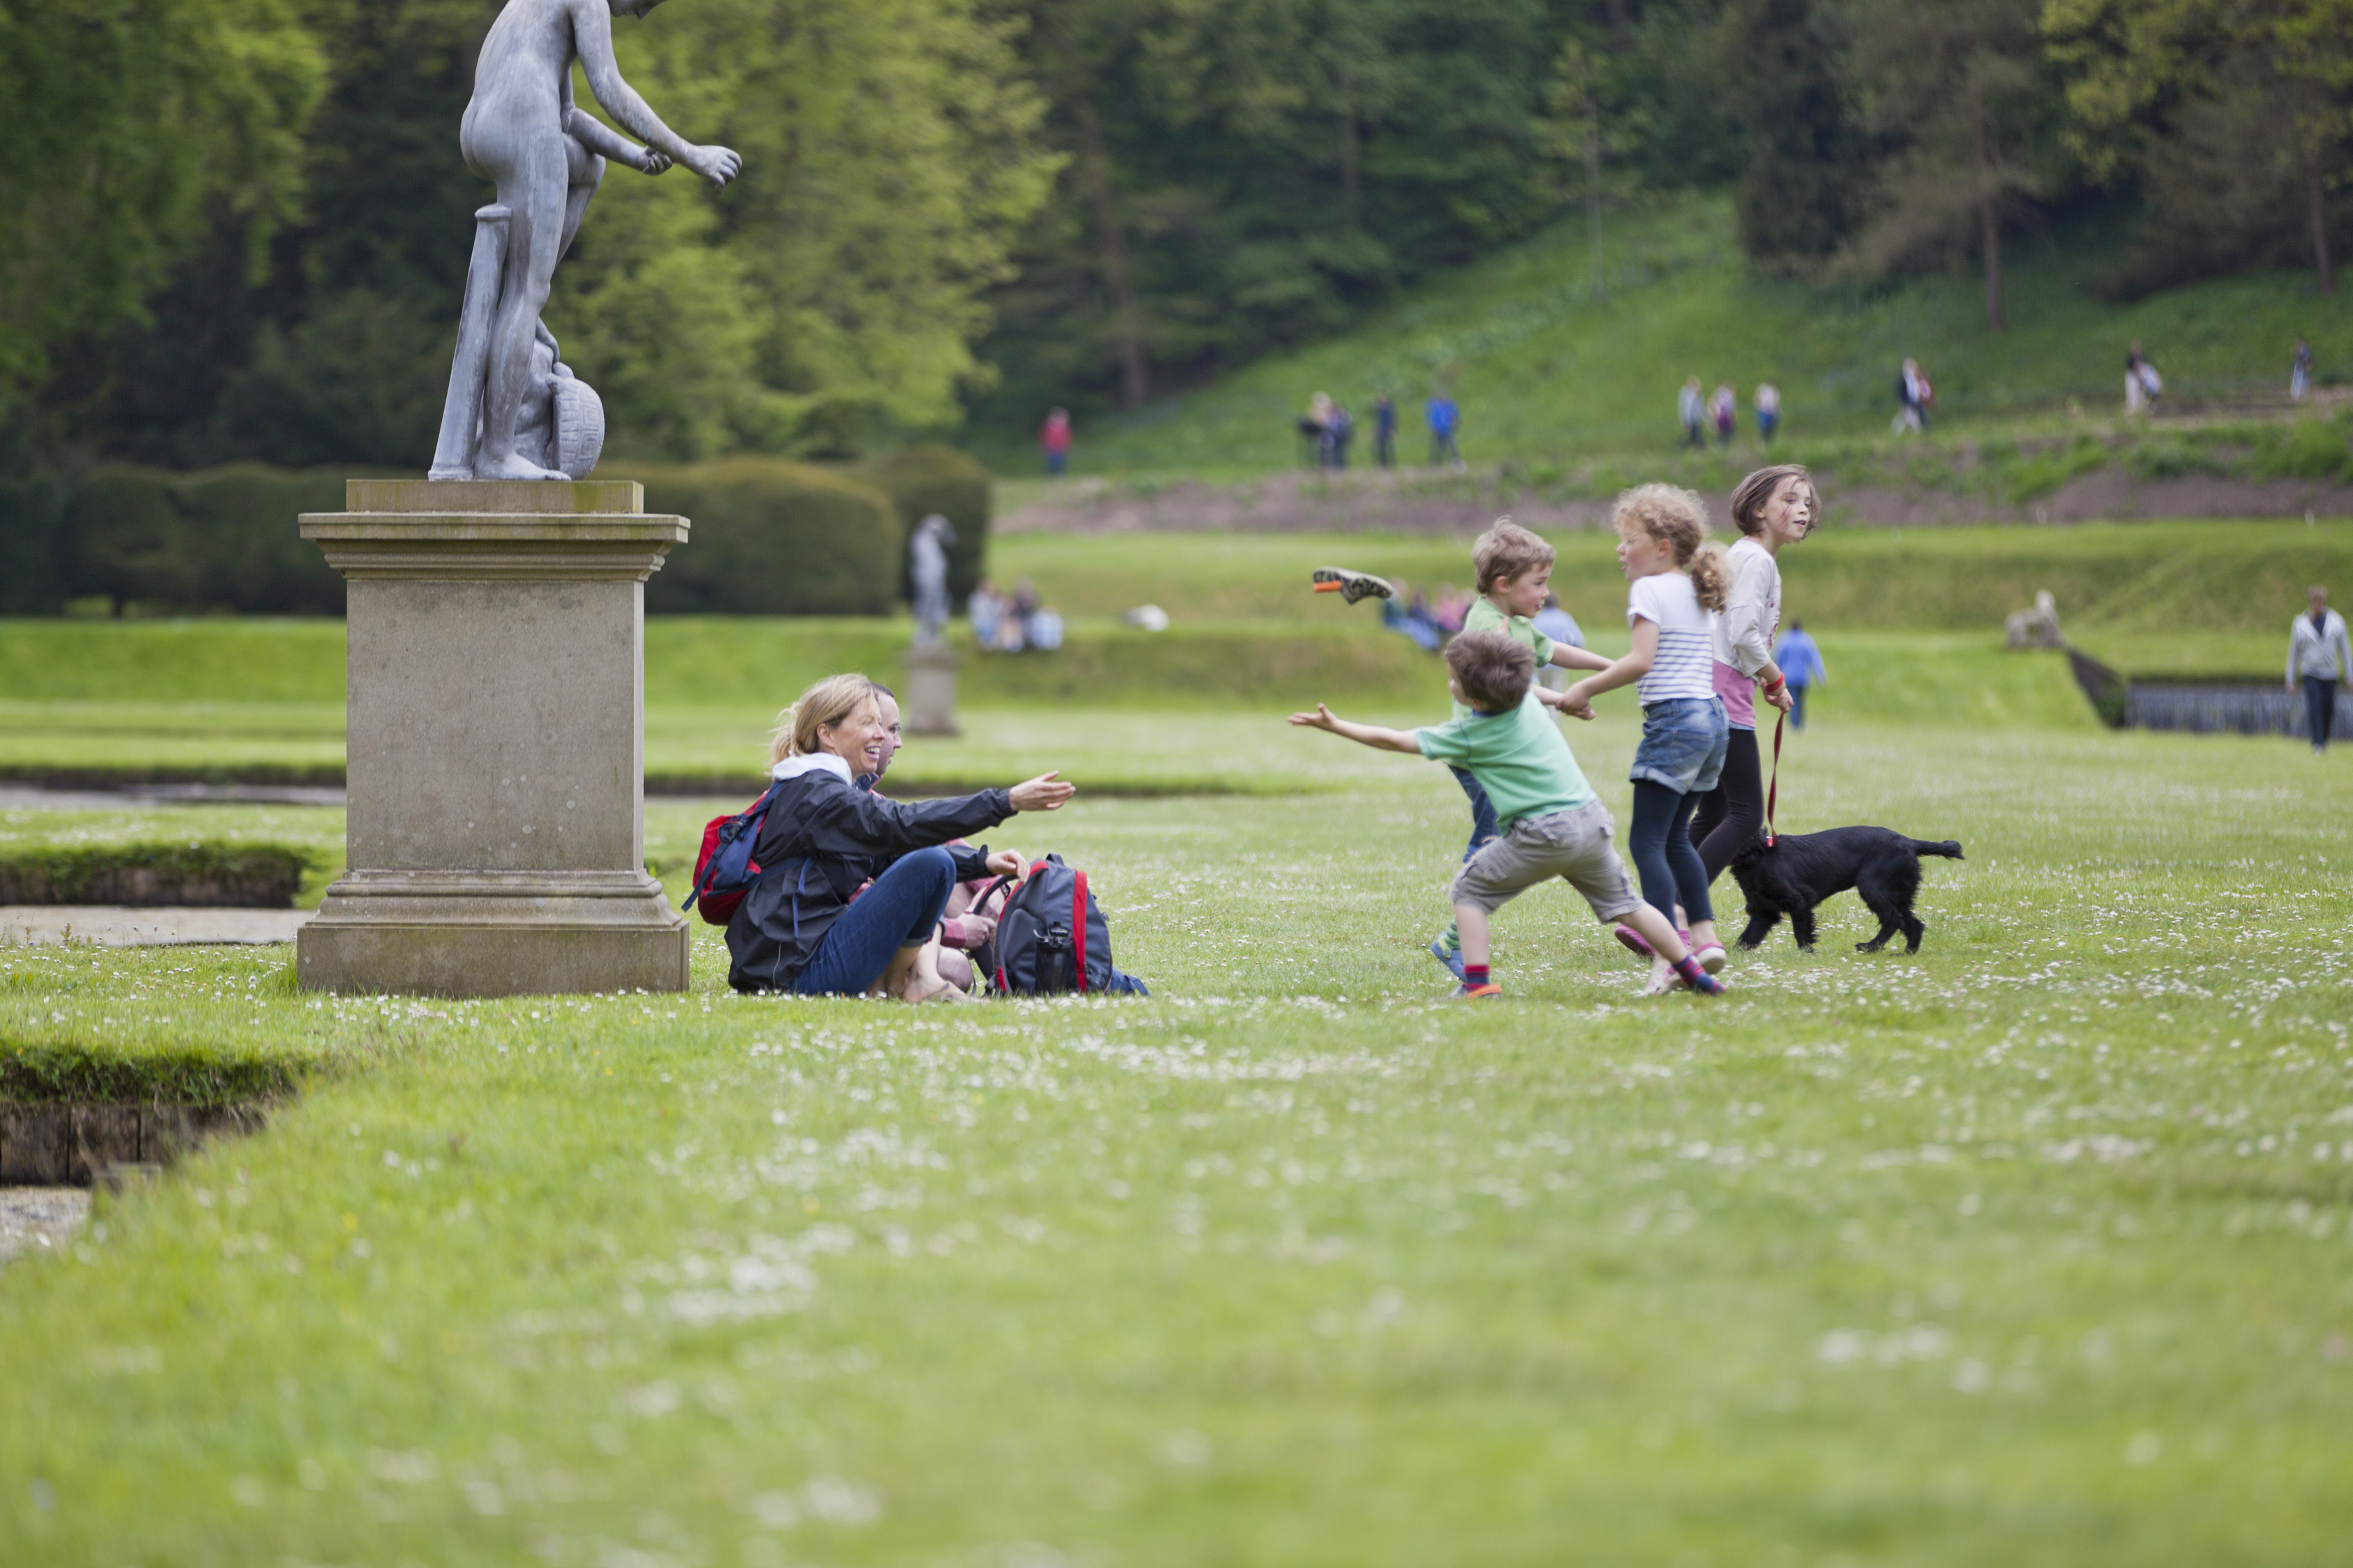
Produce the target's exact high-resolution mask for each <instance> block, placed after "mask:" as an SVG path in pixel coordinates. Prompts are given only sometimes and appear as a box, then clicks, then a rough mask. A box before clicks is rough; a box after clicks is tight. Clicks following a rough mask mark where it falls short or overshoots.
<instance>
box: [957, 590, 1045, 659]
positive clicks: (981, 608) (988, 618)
mask: <svg viewBox="0 0 2353 1568" xmlns="http://www.w3.org/2000/svg"><path fill="white" fill-rule="evenodd" d="M965 612H966V613H967V614H968V615H969V616H971V617H972V640H973V642H974V643H975V644H976V645H977V646H978V647H979V648H980V651H981V652H983V653H1019V652H1021V651H1022V650H1024V649H1025V648H1035V649H1037V650H1038V651H1039V652H1040V653H1052V652H1054V651H1055V650H1056V649H1058V648H1060V647H1061V646H1062V616H1061V613H1060V611H1058V610H1056V609H1055V608H1053V606H1051V605H1044V604H1040V603H1039V599H1038V588H1037V584H1033V583H1032V582H1030V581H1029V578H1027V577H1024V578H1022V579H1021V582H1020V584H1019V585H1018V587H1017V588H1016V589H1015V591H1014V593H1013V595H1012V597H1010V598H1008V597H1007V596H1006V595H1003V594H1000V593H998V592H997V589H996V587H995V585H994V584H991V583H989V582H988V580H987V578H983V579H982V580H981V584H980V586H979V587H977V588H975V589H974V590H973V591H972V597H971V598H969V599H967V600H965Z"/></svg>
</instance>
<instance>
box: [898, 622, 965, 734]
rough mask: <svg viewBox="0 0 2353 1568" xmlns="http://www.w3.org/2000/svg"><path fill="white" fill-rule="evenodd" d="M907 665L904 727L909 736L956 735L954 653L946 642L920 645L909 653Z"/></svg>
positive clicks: (901, 717)
mask: <svg viewBox="0 0 2353 1568" xmlns="http://www.w3.org/2000/svg"><path fill="white" fill-rule="evenodd" d="M906 663H907V685H906V689H905V690H904V691H903V692H902V693H901V696H902V701H901V703H900V704H899V720H900V723H901V725H902V727H903V728H904V729H905V730H906V731H907V733H908V734H910V735H953V734H955V733H956V732H957V731H956V721H955V700H956V693H955V686H956V656H955V649H954V648H951V647H948V645H947V644H945V643H944V642H934V643H921V642H919V643H917V644H916V645H915V646H914V647H911V648H909V649H908V650H907V660H906Z"/></svg>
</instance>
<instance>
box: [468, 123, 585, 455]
mask: <svg viewBox="0 0 2353 1568" xmlns="http://www.w3.org/2000/svg"><path fill="white" fill-rule="evenodd" d="M576 145H578V144H577V143H576V142H573V141H572V139H571V138H570V137H568V136H566V135H565V134H564V133H563V132H546V133H543V134H541V135H537V136H533V137H532V138H531V139H530V140H529V141H528V142H526V143H525V144H524V145H523V146H522V148H521V149H520V154H521V155H520V156H519V157H517V158H515V159H514V160H513V161H512V163H507V164H506V166H505V167H504V168H502V169H501V171H500V179H499V202H500V205H502V206H504V207H506V208H507V209H508V211H509V212H510V213H512V215H513V216H512V218H511V219H510V220H509V226H508V231H507V265H506V279H505V285H506V286H505V288H504V289H502V290H501V293H500V295H499V313H498V319H497V321H496V322H495V323H494V324H493V326H492V328H491V363H490V386H489V396H488V397H487V399H486V400H485V406H484V408H483V412H482V446H481V452H480V456H479V457H478V458H476V459H475V463H474V473H475V477H476V478H478V479H560V478H562V477H563V476H562V475H560V474H558V473H556V472H555V471H554V469H552V468H541V467H540V466H539V465H538V464H537V463H533V462H531V461H529V460H528V459H526V458H520V457H518V456H516V454H515V449H514V438H515V419H516V416H518V415H519V414H520V413H521V411H522V400H523V396H524V395H525V394H526V393H527V392H528V391H529V390H530V388H531V357H532V356H531V350H532V341H533V337H534V336H535V335H536V334H537V331H538V329H539V312H540V310H542V309H543V308H544V307H545V305H546V304H547V292H548V289H549V286H550V285H551V284H552V283H553V282H554V278H555V259H556V258H557V256H559V255H560V254H562V251H563V247H564V243H565V237H566V235H565V217H566V216H567V209H568V208H569V207H570V205H571V186H572V182H571V179H570V174H571V169H570V163H571V160H570V159H569V157H568V156H567V155H566V151H565V150H566V148H567V147H569V146H576ZM583 205H584V206H585V204H583Z"/></svg>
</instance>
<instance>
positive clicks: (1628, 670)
mask: <svg viewBox="0 0 2353 1568" xmlns="http://www.w3.org/2000/svg"><path fill="white" fill-rule="evenodd" d="M1611 521H1613V522H1615V523H1616V525H1617V529H1618V563H1619V565H1620V567H1621V568H1623V569H1624V571H1625V574H1626V580H1627V582H1628V583H1630V584H1632V586H1631V589H1630V592H1629V593H1628V594H1627V595H1626V624H1627V626H1629V627H1630V629H1631V630H1632V633H1633V644H1634V650H1633V651H1632V652H1631V653H1630V654H1628V655H1627V656H1626V657H1625V658H1621V659H1620V660H1619V661H1618V662H1617V663H1615V664H1613V665H1611V666H1610V667H1609V668H1607V669H1604V670H1599V671H1597V672H1595V673H1594V674H1592V675H1588V676H1587V677H1586V678H1585V679H1582V680H1580V681H1578V682H1577V684H1576V685H1574V686H1572V687H1570V688H1569V689H1567V691H1566V692H1564V693H1563V694H1562V696H1561V700H1560V707H1561V710H1562V711H1563V712H1567V713H1575V714H1577V715H1578V716H1579V717H1590V716H1591V715H1592V711H1593V698H1594V696H1595V695H1596V694H1597V693H1599V692H1603V691H1609V690H1613V689H1616V688H1618V687H1620V686H1624V685H1627V684H1629V683H1630V682H1639V683H1640V685H1639V687H1638V692H1639V694H1640V696H1641V700H1642V742H1641V745H1640V746H1638V747H1637V748H1636V749H1635V752H1634V766H1633V770H1632V773H1631V777H1632V778H1633V781H1634V819H1633V822H1632V824H1631V825H1630V826H1629V827H1628V829H1627V833H1626V845H1627V851H1628V854H1629V856H1630V858H1631V859H1632V860H1633V862H1634V868H1635V871H1636V874H1637V875H1638V876H1639V877H1640V878H1641V883H1642V898H1643V900H1644V901H1645V902H1647V903H1649V904H1651V906H1653V907H1654V908H1656V909H1657V910H1659V911H1660V912H1661V913H1662V914H1664V915H1665V916H1666V917H1667V918H1668V919H1669V920H1671V921H1674V922H1675V924H1676V925H1677V926H1678V927H1679V928H1682V927H1683V926H1684V925H1685V918H1686V917H1687V918H1688V922H1689V923H1688V929H1687V931H1686V935H1685V939H1684V940H1685V941H1686V942H1687V943H1688V944H1689V946H1690V948H1691V951H1692V955H1693V956H1694V957H1695V958H1697V959H1698V960H1699V962H1700V966H1701V967H1702V968H1704V969H1705V970H1706V971H1707V972H1708V973H1711V974H1713V973H1715V972H1716V971H1718V970H1720V969H1722V968H1723V967H1724V944H1723V943H1722V942H1718V941H1716V939H1715V909H1714V907H1713V906H1711V905H1710V904H1709V902H1708V897H1707V871H1706V868H1705V867H1704V866H1703V865H1702V864H1701V863H1700V858H1699V853H1698V851H1697V850H1696V849H1694V847H1692V842H1691V837H1690V831H1689V830H1690V823H1691V815H1692V809H1693V807H1694V805H1696V804H1697V797H1698V796H1699V795H1703V794H1704V793H1705V792H1707V791H1709V790H1712V789H1714V788H1715V785H1716V780H1717V778H1718V776H1719V775H1720V774H1721V773H1723V771H1724V752H1725V734H1726V731H1725V721H1724V704H1723V703H1722V702H1720V701H1718V700H1716V696H1715V614H1716V612H1717V611H1719V610H1721V609H1722V608H1723V607H1724V604H1725V593H1726V591H1727V590H1728V588H1729V586H1730V577H1729V574H1728V573H1727V572H1726V571H1725V564H1724V558H1723V556H1722V554H1721V553H1720V552H1715V551H1711V550H1704V549H1702V548H1701V547H1702V545H1703V544H1704V542H1705V541H1706V539H1707V508H1706V505H1705V503H1704V502H1703V501H1702V500H1700V499H1699V497H1697V496H1695V495H1694V494H1693V493H1692V492H1691V491H1689V490H1686V489H1677V488H1675V487H1674V486H1672V485H1638V486H1636V487H1635V488H1634V489H1630V490H1628V491H1627V492H1626V493H1625V494H1623V495H1621V496H1620V497H1619V498H1618V504H1617V507H1616V509H1615V510H1614V513H1613V515H1612V519H1611ZM1618 940H1619V941H1620V942H1624V943H1625V944H1626V945H1627V946H1628V947H1630V948H1632V949H1634V951H1636V952H1641V953H1645V954H1648V955H1649V956H1650V957H1651V960H1652V964H1651V986H1650V990H1651V994H1656V993H1658V992H1662V991H1667V990H1671V989H1672V988H1673V987H1674V986H1676V985H1678V984H1682V982H1681V981H1680V980H1679V979H1678V978H1677V977H1676V976H1675V973H1674V972H1673V970H1672V968H1670V967H1669V966H1668V964H1667V963H1666V961H1665V960H1664V959H1662V958H1660V957H1659V956H1658V955H1657V954H1656V953H1653V952H1651V948H1650V944H1649V943H1647V942H1643V941H1642V939H1641V935H1640V934H1639V933H1637V932H1636V931H1633V929H1632V928H1630V927H1628V926H1620V927H1619V928H1618Z"/></svg>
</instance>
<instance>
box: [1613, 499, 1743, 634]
mask: <svg viewBox="0 0 2353 1568" xmlns="http://www.w3.org/2000/svg"><path fill="white" fill-rule="evenodd" d="M1609 521H1610V524H1611V526H1613V527H1615V528H1616V529H1617V530H1618V531H1619V533H1620V535H1622V536H1623V537H1625V538H1628V539H1634V538H1637V537H1641V538H1648V539H1656V540H1662V541H1664V542H1667V543H1669V544H1671V545H1672V546H1673V547H1674V552H1675V564H1676V566H1678V567H1679V568H1681V569H1682V570H1683V571H1685V572H1688V573H1690V574H1691V580H1692V588H1693V591H1694V592H1695V593H1696V594H1697V595H1699V602H1700V607H1701V608H1703V609H1708V610H1721V609H1723V608H1724V605H1725V598H1726V597H1727V596H1728V595H1730V594H1731V592H1732V574H1731V573H1729V572H1727V571H1726V570H1725V565H1724V552H1722V551H1720V550H1716V549H1713V548H1708V547H1707V503H1706V502H1705V501H1704V500H1700V499H1699V497H1698V495H1696V494H1695V493H1694V492H1693V491H1691V490H1687V489H1683V487H1682V486H1680V485H1658V484H1651V485H1636V486H1635V487H1634V488H1633V489H1630V490H1627V491H1625V492H1623V493H1622V494H1620V496H1619V498H1618V504H1617V505H1616V506H1615V507H1614V508H1612V509H1611V510H1610V514H1609Z"/></svg>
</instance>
